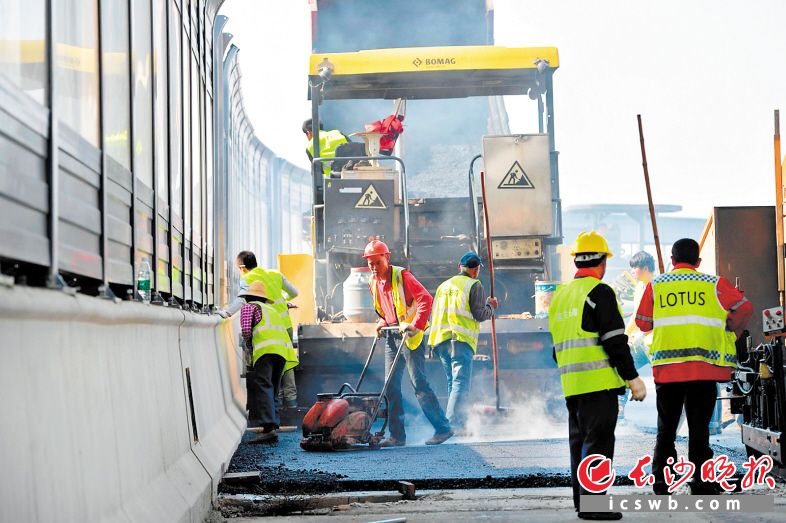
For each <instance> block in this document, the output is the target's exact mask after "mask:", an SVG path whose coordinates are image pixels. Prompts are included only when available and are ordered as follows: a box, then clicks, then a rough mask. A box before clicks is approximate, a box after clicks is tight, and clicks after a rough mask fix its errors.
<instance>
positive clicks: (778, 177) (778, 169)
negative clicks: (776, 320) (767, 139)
mask: <svg viewBox="0 0 786 523" xmlns="http://www.w3.org/2000/svg"><path fill="white" fill-rule="evenodd" d="M773 142H774V143H773V145H774V152H775V217H776V221H775V236H776V241H777V243H778V256H777V260H778V298H779V300H780V303H781V307H783V305H784V272H783V271H784V268H783V265H784V264H783V255H784V249H783V241H784V240H783V164H782V163H781V162H782V161H783V160H782V159H781V113H780V111H779V110H777V109H776V110H775V135H774V136H773Z"/></svg>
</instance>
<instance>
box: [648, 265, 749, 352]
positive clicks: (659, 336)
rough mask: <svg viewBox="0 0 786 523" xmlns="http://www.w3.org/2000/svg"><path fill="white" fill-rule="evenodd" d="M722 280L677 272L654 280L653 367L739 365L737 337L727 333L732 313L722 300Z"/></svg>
mask: <svg viewBox="0 0 786 523" xmlns="http://www.w3.org/2000/svg"><path fill="white" fill-rule="evenodd" d="M718 280H719V278H718V277H717V276H712V275H710V274H703V273H700V272H698V271H695V270H693V269H677V270H674V271H672V272H669V273H666V274H661V275H660V276H658V277H656V278H655V279H653V280H652V297H653V300H654V303H653V305H654V307H653V311H652V313H653V314H652V324H653V337H652V348H651V349H650V356H651V357H652V365H653V366H654V365H665V364H668V363H682V362H686V361H703V362H706V363H711V364H713V365H717V366H719V367H735V366H736V365H737V349H736V347H735V344H734V342H735V340H736V336H735V334H734V333H733V332H729V331H727V330H726V318H727V317H728V315H729V313H728V311H727V310H726V309H724V308H723V306H722V305H721V303H720V301H719V300H718V294H717V286H718Z"/></svg>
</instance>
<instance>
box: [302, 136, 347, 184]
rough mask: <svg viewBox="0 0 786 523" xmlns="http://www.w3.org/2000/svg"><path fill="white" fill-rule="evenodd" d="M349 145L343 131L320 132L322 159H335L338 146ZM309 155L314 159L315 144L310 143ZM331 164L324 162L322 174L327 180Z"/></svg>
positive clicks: (320, 155) (320, 154) (320, 153)
mask: <svg viewBox="0 0 786 523" xmlns="http://www.w3.org/2000/svg"><path fill="white" fill-rule="evenodd" d="M343 143H347V138H346V136H344V135H343V134H341V131H337V130H333V131H319V157H320V158H334V157H335V156H336V149H338V146H339V145H341V144H343ZM308 154H310V155H311V157H312V158H313V157H314V142H313V141H311V140H309V142H308ZM330 163H331V162H322V173H323V174H324V175H325V178H329V177H330Z"/></svg>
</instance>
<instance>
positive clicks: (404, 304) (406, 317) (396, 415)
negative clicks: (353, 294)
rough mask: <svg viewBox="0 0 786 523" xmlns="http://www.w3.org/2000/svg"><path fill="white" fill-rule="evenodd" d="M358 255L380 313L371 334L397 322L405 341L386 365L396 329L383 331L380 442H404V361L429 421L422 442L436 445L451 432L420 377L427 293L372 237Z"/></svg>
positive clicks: (423, 374) (428, 310)
mask: <svg viewBox="0 0 786 523" xmlns="http://www.w3.org/2000/svg"><path fill="white" fill-rule="evenodd" d="M363 257H364V258H365V259H366V261H367V263H368V267H369V269H371V282H370V283H369V290H370V291H371V295H372V297H373V300H374V308H375V310H376V311H377V314H378V315H379V317H380V319H379V321H378V322H377V336H381V335H382V332H383V331H382V329H383V327H386V326H391V325H398V326H399V331H400V332H401V333H404V332H407V333H408V336H407V338H406V340H405V343H406V347H404V348H403V349H402V350H403V351H404V354H403V361H402V359H401V358H399V360H398V362H397V364H396V366H395V368H393V369H391V367H392V365H393V361H394V359H395V356H396V352H397V341H398V340H400V339H401V338H400V334H397V333H395V332H390V331H387V346H386V349H385V374H386V375H388V373H391V372H392V374H391V379H390V385H389V386H388V391H387V397H388V400H389V401H390V407H389V408H388V426H389V427H390V437H388V438H387V439H385V440H382V442H381V443H380V446H381V447H402V446H404V445H406V441H407V435H406V431H405V430H404V405H403V400H402V397H401V378H402V375H403V373H404V362H406V367H407V370H408V372H409V379H410V381H411V382H412V387H413V388H414V389H415V397H417V399H418V403H420V408H421V409H423V414H425V415H426V418H428V420H429V422H431V424H432V425H433V426H434V430H435V433H434V435H433V436H432V437H431V438H429V439H428V440H426V445H437V444H439V443H442V442H443V441H445V440H447V439H448V438H450V437H451V436H453V431H452V430H451V428H450V423H449V422H448V419H447V418H446V417H445V413H444V412H443V411H442V407H440V405H439V400H437V396H436V394H434V391H433V390H432V389H431V385H429V382H428V379H427V378H426V372H425V364H426V349H425V343H424V340H423V331H424V330H425V328H426V325H427V324H428V317H429V314H430V313H431V304H432V301H433V299H432V297H431V295H430V294H429V293H428V291H427V290H426V289H425V288H424V287H423V285H421V283H420V282H419V281H418V280H416V279H415V277H414V276H412V274H411V273H410V272H409V271H408V270H406V269H403V268H402V267H396V266H394V265H391V264H390V251H389V250H388V246H387V245H385V243H384V242H381V241H379V240H374V241H372V242H370V243H369V244H368V245H366V248H365V250H364V252H363Z"/></svg>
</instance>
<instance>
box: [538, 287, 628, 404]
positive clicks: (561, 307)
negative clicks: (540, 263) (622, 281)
mask: <svg viewBox="0 0 786 523" xmlns="http://www.w3.org/2000/svg"><path fill="white" fill-rule="evenodd" d="M600 283H601V282H600V280H598V279H597V278H592V277H586V278H576V279H575V280H572V281H570V282H568V283H565V284H562V285H560V286H559V287H557V290H556V291H555V292H554V297H553V298H552V300H551V305H549V330H550V331H551V336H552V338H553V340H554V351H555V353H556V355H557V366H558V367H559V373H560V381H561V382H562V393H563V394H564V395H565V397H566V398H567V397H569V396H576V395H577V394H587V393H589V392H596V391H600V390H610V389H617V388H619V387H624V386H625V381H624V380H623V379H622V378H620V375H619V374H618V373H617V370H616V369H615V368H614V367H612V366H611V365H610V364H609V356H608V354H606V351H604V350H603V346H602V345H601V344H600V338H599V337H598V333H597V332H588V331H585V330H584V329H582V328H581V317H582V314H583V312H584V304H585V303H586V301H587V296H588V295H589V293H590V292H592V289H594V288H595V287H597V286H598V285H599V284H600Z"/></svg>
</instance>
